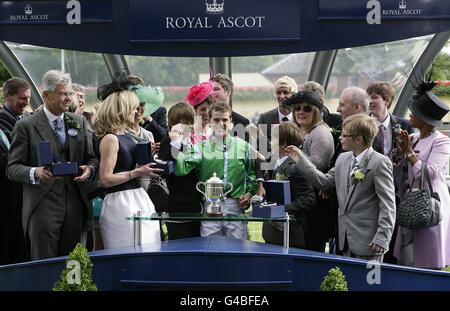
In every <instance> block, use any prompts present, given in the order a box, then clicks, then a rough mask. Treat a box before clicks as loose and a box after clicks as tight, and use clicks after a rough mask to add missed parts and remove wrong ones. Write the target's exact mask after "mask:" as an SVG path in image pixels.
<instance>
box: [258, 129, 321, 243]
mask: <svg viewBox="0 0 450 311" xmlns="http://www.w3.org/2000/svg"><path fill="white" fill-rule="evenodd" d="M272 134H273V135H272V141H271V150H273V151H274V154H273V156H276V155H277V154H278V155H279V158H278V159H277V161H276V164H275V167H274V170H273V171H267V172H270V173H271V175H272V176H270V177H269V179H285V180H289V182H290V185H291V198H292V202H291V203H289V204H287V205H286V206H285V208H286V212H288V213H289V214H290V215H294V216H295V222H293V223H292V224H291V228H290V231H289V244H290V245H292V246H293V247H298V248H305V247H306V241H307V238H308V229H307V218H308V211H309V210H311V209H312V208H313V207H314V206H315V205H316V195H315V193H314V189H313V187H312V185H311V183H310V182H308V181H307V180H306V179H305V178H304V177H302V176H301V175H299V174H298V173H297V172H296V171H295V168H294V166H295V162H294V161H293V160H292V159H291V158H289V156H287V155H286V151H285V147H286V146H289V145H294V146H300V145H301V144H302V141H303V135H302V133H301V131H300V128H299V127H297V126H296V125H295V124H294V123H291V122H283V123H280V124H279V125H276V126H274V127H273V132H272ZM276 151H278V153H275V152H276ZM264 175H267V174H264ZM262 234H263V238H264V240H265V241H266V242H267V243H273V244H278V245H283V225H282V224H281V223H277V222H265V223H264V224H263V229H262Z"/></svg>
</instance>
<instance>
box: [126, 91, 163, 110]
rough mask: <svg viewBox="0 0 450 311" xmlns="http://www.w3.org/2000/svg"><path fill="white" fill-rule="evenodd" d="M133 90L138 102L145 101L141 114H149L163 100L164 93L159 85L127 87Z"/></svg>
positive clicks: (159, 105)
mask: <svg viewBox="0 0 450 311" xmlns="http://www.w3.org/2000/svg"><path fill="white" fill-rule="evenodd" d="M128 89H129V90H130V91H132V92H135V93H136V95H137V97H138V98H139V103H145V106H144V113H143V116H144V117H146V116H149V115H151V114H152V113H153V112H155V111H156V110H157V109H158V108H159V107H161V105H162V103H163V100H164V93H163V92H162V90H161V88H160V87H159V86H157V87H152V86H143V85H140V84H136V85H132V86H130V87H129V88H128Z"/></svg>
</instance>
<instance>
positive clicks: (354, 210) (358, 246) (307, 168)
mask: <svg viewBox="0 0 450 311" xmlns="http://www.w3.org/2000/svg"><path fill="white" fill-rule="evenodd" d="M352 158H353V153H352V152H345V153H342V154H341V155H340V156H339V157H338V159H337V161H336V166H335V167H334V168H332V169H331V170H330V171H329V172H328V173H327V174H323V173H322V172H320V171H318V170H316V168H315V167H314V165H313V164H311V162H309V161H308V160H307V159H306V157H304V156H302V157H301V159H300V161H299V162H298V163H297V164H296V169H297V170H298V172H299V173H300V174H302V175H303V176H305V177H306V178H307V179H308V180H309V181H310V182H311V183H312V184H313V185H314V186H315V187H317V188H319V189H322V190H326V189H330V188H333V187H334V186H335V187H336V192H337V198H338V203H339V210H338V222H339V246H340V249H341V250H343V249H344V245H345V240H347V244H348V247H349V249H350V251H351V252H352V253H353V254H355V255H356V256H376V255H377V254H375V253H373V252H372V250H371V249H370V248H369V244H370V243H376V244H378V245H379V246H381V247H383V248H384V249H385V251H387V250H388V248H389V241H390V239H391V237H392V232H393V229H394V223H395V194H394V182H393V177H392V163H391V161H390V160H389V158H387V157H386V156H384V155H381V154H380V153H378V152H376V151H374V150H373V149H371V150H369V151H368V152H367V154H366V156H365V158H364V159H363V160H362V163H361V164H360V167H361V169H364V165H363V164H364V163H366V159H368V161H367V165H366V166H365V176H364V179H363V180H362V181H354V180H353V177H350V166H351V162H352Z"/></svg>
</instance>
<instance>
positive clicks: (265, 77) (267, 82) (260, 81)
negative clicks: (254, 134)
mask: <svg viewBox="0 0 450 311" xmlns="http://www.w3.org/2000/svg"><path fill="white" fill-rule="evenodd" d="M314 54H315V53H298V54H286V55H269V56H250V57H234V58H233V59H232V68H233V82H234V84H235V91H234V94H233V110H236V111H237V112H239V113H241V114H242V115H244V116H246V117H247V118H248V119H249V120H250V121H251V122H253V123H257V121H258V118H259V114H260V113H263V112H266V111H268V110H271V109H274V108H275V107H277V105H278V104H277V102H276V100H275V97H274V89H273V84H274V83H275V81H276V80H278V78H280V77H282V76H284V75H288V76H290V77H292V78H294V79H295V81H297V84H301V83H303V82H305V81H306V79H307V78H308V75H309V71H310V68H311V64H312V61H313V59H314Z"/></svg>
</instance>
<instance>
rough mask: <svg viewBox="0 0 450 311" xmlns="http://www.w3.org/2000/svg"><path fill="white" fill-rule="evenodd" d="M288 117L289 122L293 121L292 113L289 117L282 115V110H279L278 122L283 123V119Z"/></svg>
mask: <svg viewBox="0 0 450 311" xmlns="http://www.w3.org/2000/svg"><path fill="white" fill-rule="evenodd" d="M284 117H286V118H288V119H289V121H292V112H289V114H288V115H286V116H285V115H284V114H282V113H281V111H280V108H278V121H279V122H280V123H281V122H283V118H284Z"/></svg>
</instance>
